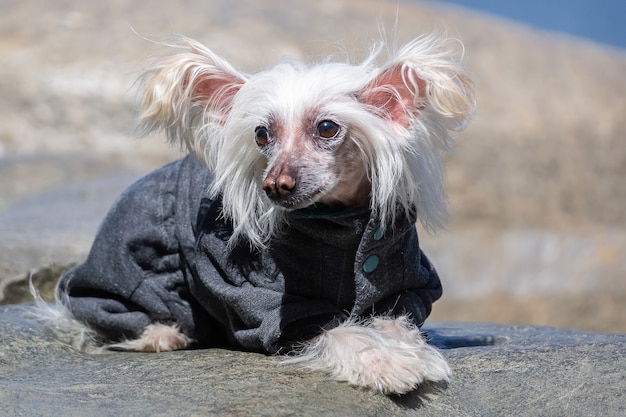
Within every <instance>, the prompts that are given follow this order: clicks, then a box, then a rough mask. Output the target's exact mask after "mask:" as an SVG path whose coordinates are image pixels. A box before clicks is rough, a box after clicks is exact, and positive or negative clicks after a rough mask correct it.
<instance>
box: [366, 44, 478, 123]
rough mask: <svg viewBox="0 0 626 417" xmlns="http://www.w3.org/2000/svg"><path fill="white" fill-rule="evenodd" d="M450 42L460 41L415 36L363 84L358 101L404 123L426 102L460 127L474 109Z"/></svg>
mask: <svg viewBox="0 0 626 417" xmlns="http://www.w3.org/2000/svg"><path fill="white" fill-rule="evenodd" d="M455 45H456V46H458V45H460V43H455V42H451V41H450V40H447V39H442V38H439V37H437V36H434V35H431V36H425V37H421V38H418V39H415V40H414V41H412V42H410V43H409V44H407V45H406V46H405V47H404V48H402V49H401V50H399V51H398V52H397V53H396V54H394V56H392V57H391V59H390V62H389V63H388V64H387V65H385V66H383V68H382V69H381V70H380V71H379V72H378V73H377V74H376V75H375V77H374V78H373V79H372V80H371V81H370V82H369V83H368V84H367V85H366V86H365V88H364V89H363V91H362V92H361V97H360V99H361V101H362V102H364V103H366V104H368V105H371V106H373V107H375V108H376V109H378V110H379V111H380V112H381V114H382V115H383V117H385V118H387V119H389V120H391V121H393V122H396V123H398V124H400V125H401V126H403V127H405V128H406V127H408V126H409V125H410V124H411V122H412V120H413V119H414V118H415V117H417V116H418V115H419V114H420V112H421V111H422V110H423V109H424V108H426V107H427V106H429V108H432V109H433V110H434V111H435V112H436V113H437V114H438V115H439V116H442V117H444V118H445V119H448V122H449V123H447V124H448V126H449V127H450V128H453V129H455V128H456V127H454V125H457V124H459V126H458V127H461V126H460V125H461V124H463V123H464V122H465V121H466V120H467V119H468V118H470V117H471V116H472V115H473V112H474V108H475V101H474V87H473V83H472V80H471V78H470V77H469V76H468V75H467V74H466V72H465V70H464V69H463V67H462V66H461V65H460V63H459V62H458V60H457V55H459V54H458V51H457V49H458V48H455Z"/></svg>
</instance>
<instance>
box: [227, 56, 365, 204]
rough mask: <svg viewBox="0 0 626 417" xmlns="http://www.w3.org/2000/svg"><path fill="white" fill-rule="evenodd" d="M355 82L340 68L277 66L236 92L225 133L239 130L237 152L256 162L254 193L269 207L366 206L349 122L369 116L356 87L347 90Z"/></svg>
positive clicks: (362, 164)
mask: <svg viewBox="0 0 626 417" xmlns="http://www.w3.org/2000/svg"><path fill="white" fill-rule="evenodd" d="M346 74H348V77H347V76H346ZM355 77H363V74H362V73H358V72H357V71H355V69H354V67H349V66H346V65H338V64H326V65H324V66H318V67H313V68H297V67H293V66H289V65H281V66H278V67H275V68H273V69H271V70H269V71H266V72H264V73H262V74H260V75H258V76H252V77H250V78H249V79H248V80H247V81H246V83H245V84H244V85H242V87H241V89H240V91H239V92H238V94H237V96H236V97H235V98H234V103H233V107H232V110H231V112H230V114H229V119H228V121H227V125H228V124H236V125H237V127H240V126H241V125H244V126H246V127H245V128H246V129H247V130H248V132H244V133H243V137H242V142H243V143H242V145H243V146H253V147H255V148H256V150H257V151H258V152H259V154H260V155H261V156H262V161H263V163H261V164H259V166H260V167H263V169H262V171H261V172H259V173H258V176H259V178H258V180H259V186H260V187H261V188H262V189H263V192H264V193H265V194H266V196H267V197H268V198H269V199H270V200H271V202H272V203H273V204H275V205H278V206H280V207H283V208H285V209H287V210H293V209H299V208H303V207H307V206H309V205H311V204H313V203H316V202H319V203H323V204H325V205H327V206H330V207H332V208H345V207H363V206H368V205H369V195H370V188H371V184H370V181H369V178H368V175H367V168H366V161H365V160H364V154H363V152H362V151H361V149H360V148H359V141H358V133H357V129H355V126H353V120H352V119H353V118H354V117H355V115H358V114H362V113H363V112H367V111H368V110H366V109H365V108H364V105H363V103H362V101H361V100H360V97H361V91H360V90H359V87H362V84H361V85H359V84H358V83H354V81H350V82H346V79H347V78H351V79H352V80H354V79H355ZM253 98H256V99H253ZM361 117H362V116H361ZM227 127H228V126H227Z"/></svg>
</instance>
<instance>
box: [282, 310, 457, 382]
mask: <svg viewBox="0 0 626 417" xmlns="http://www.w3.org/2000/svg"><path fill="white" fill-rule="evenodd" d="M284 362H285V363H286V364H295V365H300V366H302V367H305V368H307V369H311V370H319V371H324V372H327V373H329V374H330V375H331V376H332V377H333V378H334V379H336V380H338V381H345V382H348V383H350V384H352V385H355V386H360V387H365V388H369V389H375V390H378V391H380V392H382V393H385V394H404V393H406V392H409V391H411V390H413V389H415V388H416V387H417V386H418V385H419V384H421V383H422V382H424V381H447V380H448V379H449V377H450V367H449V366H448V364H447V362H446V360H445V359H444V358H443V356H442V355H441V354H440V353H439V351H437V349H435V348H434V347H432V346H429V345H428V344H427V343H426V341H425V340H424V339H423V337H422V336H421V334H420V331H419V329H418V328H417V327H415V326H414V325H412V324H411V322H410V320H408V318H406V317H399V318H396V319H391V318H381V317H378V318H374V319H372V320H370V321H367V322H363V323H357V322H355V321H347V322H346V323H344V324H342V325H341V326H339V327H336V328H334V329H331V330H328V331H325V332H324V333H322V334H321V335H319V336H317V337H316V338H314V339H312V340H311V341H310V342H309V343H308V344H306V345H305V346H304V347H303V348H302V350H301V351H300V352H298V355H296V356H295V357H293V358H290V359H287V360H286V361H284Z"/></svg>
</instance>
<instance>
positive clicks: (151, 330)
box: [104, 323, 193, 352]
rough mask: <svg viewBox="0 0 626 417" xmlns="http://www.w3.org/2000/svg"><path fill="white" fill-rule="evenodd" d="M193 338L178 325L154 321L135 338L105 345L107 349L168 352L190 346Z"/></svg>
mask: <svg viewBox="0 0 626 417" xmlns="http://www.w3.org/2000/svg"><path fill="white" fill-rule="evenodd" d="M191 343H193V340H192V339H191V338H189V337H188V336H186V335H185V334H184V333H182V332H181V331H180V329H179V328H178V327H177V326H176V325H167V324H162V323H153V324H151V325H149V326H148V327H146V330H144V332H143V334H142V335H141V336H140V337H139V338H137V339H133V340H126V341H124V342H120V343H114V344H111V345H106V346H104V347H105V348H106V349H114V350H115V349H118V350H133V351H137V352H166V351H170V350H180V349H185V348H187V347H189V345H191Z"/></svg>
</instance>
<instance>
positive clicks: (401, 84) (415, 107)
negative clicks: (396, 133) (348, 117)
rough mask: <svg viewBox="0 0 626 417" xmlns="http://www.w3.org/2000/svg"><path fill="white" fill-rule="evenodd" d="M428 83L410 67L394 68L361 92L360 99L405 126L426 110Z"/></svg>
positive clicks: (378, 77) (396, 66)
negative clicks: (423, 109)
mask: <svg viewBox="0 0 626 417" xmlns="http://www.w3.org/2000/svg"><path fill="white" fill-rule="evenodd" d="M425 90H426V83H425V82H424V80H422V79H420V78H419V77H417V76H416V74H415V73H414V72H413V71H411V69H410V68H407V67H406V66H404V65H402V64H397V65H394V66H392V67H390V68H386V69H384V70H382V71H381V72H380V74H378V75H377V76H376V77H375V78H374V79H373V80H372V81H370V82H369V83H368V84H367V85H366V86H365V88H364V89H363V91H362V92H361V97H360V100H361V101H362V102H363V103H365V104H368V105H370V106H372V107H374V108H375V109H377V110H378V111H379V112H380V114H381V115H382V116H383V117H384V118H387V119H389V120H391V121H393V122H396V123H398V124H400V125H401V126H402V127H405V128H406V127H408V126H409V124H410V123H411V119H412V117H413V116H414V115H415V114H416V113H417V112H418V111H419V110H421V109H422V108H423V107H424V98H425V95H426V91H425Z"/></svg>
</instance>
